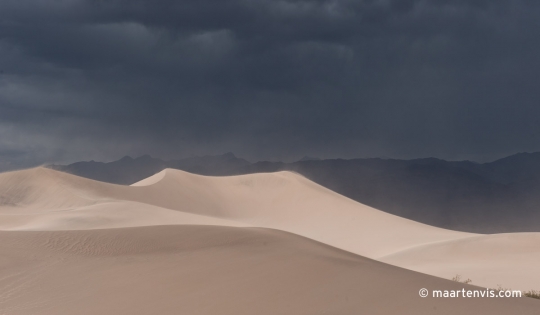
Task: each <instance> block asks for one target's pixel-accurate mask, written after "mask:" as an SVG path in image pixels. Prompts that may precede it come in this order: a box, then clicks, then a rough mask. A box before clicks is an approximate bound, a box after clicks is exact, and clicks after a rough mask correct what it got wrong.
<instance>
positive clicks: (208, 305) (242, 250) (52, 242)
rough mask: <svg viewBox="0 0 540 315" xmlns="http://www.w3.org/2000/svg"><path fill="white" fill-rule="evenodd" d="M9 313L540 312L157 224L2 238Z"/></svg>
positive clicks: (325, 257) (422, 279)
mask: <svg viewBox="0 0 540 315" xmlns="http://www.w3.org/2000/svg"><path fill="white" fill-rule="evenodd" d="M0 239H1V240H2V242H0V251H1V252H2V254H3V255H2V257H3V259H1V260H0V272H1V277H0V288H2V289H1V291H0V292H1V293H2V294H1V300H0V309H1V313H3V314H16V315H20V314H44V315H46V314H51V315H53V314H54V315H57V314H92V315H93V314H116V315H122V314H126V315H131V314H195V315H196V314H212V315H213V314H224V315H225V314H231V315H238V314H271V315H274V314H284V315H285V314H294V315H299V314H380V315H385V314H388V315H394V314H416V315H423V314H425V315H428V314H501V315H502V314H504V315H506V314H531V315H532V314H537V312H538V309H539V308H540V302H538V301H536V300H533V299H527V298H509V299H486V298H484V299H461V300H459V301H458V300H456V299H443V298H420V297H419V296H418V290H419V288H422V287H427V288H431V289H437V288H438V289H445V290H461V289H462V288H466V289H474V288H473V287H471V286H467V285H462V284H458V283H455V282H452V281H448V280H443V279H439V278H436V277H432V276H427V275H423V274H419V273H415V272H412V271H408V270H404V269H401V268H397V267H394V266H390V265H386V264H383V263H380V262H377V261H373V260H370V259H367V258H363V257H360V256H357V255H354V254H351V253H348V252H345V251H341V250H338V249H335V248H333V247H330V246H327V245H324V244H321V243H317V242H314V241H312V240H309V239H306V238H303V237H299V236H296V235H294V234H289V233H285V232H280V231H276V230H267V229H255V228H231V227H210V226H195V225H192V226H178V225H177V226H154V227H138V228H123V229H107V230H87V231H46V232H37V231H24V232H20V231H17V232H0Z"/></svg>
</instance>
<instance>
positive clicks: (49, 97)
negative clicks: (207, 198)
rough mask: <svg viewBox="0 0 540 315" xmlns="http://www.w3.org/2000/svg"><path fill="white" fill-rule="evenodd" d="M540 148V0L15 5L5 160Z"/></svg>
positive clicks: (5, 8)
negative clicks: (228, 153)
mask: <svg viewBox="0 0 540 315" xmlns="http://www.w3.org/2000/svg"><path fill="white" fill-rule="evenodd" d="M538 150H540V1H537V0H512V1H508V0H454V1H452V0H366V1H361V0H328V1H325V0H309V1H296V0H284V1H280V0H176V1H173V0H87V1H84V0H1V1H0V169H2V168H9V167H14V166H19V165H23V166H24V165H31V164H40V163H51V162H70V161H76V160H90V159H94V160H113V159H117V158H120V157H122V156H124V155H127V154H129V155H133V156H136V155H142V154H151V155H153V156H157V157H162V158H178V157H185V156H192V155H202V154H220V153H224V152H228V151H232V152H234V153H236V155H238V156H242V157H245V158H247V159H248V160H252V161H255V160H287V161H290V160H296V159H298V158H300V157H302V156H304V155H309V156H318V157H323V158H333V157H343V158H353V157H376V156H382V157H394V158H414V157H427V156H434V157H439V158H444V159H471V160H476V161H487V160H493V159H496V158H499V157H502V156H504V155H509V154H513V153H516V152H520V151H538Z"/></svg>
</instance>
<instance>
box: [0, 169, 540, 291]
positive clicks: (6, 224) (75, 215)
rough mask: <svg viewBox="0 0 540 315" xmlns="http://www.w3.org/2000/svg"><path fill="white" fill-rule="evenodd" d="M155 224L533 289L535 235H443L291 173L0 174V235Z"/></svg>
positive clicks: (538, 254)
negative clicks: (299, 243)
mask: <svg viewBox="0 0 540 315" xmlns="http://www.w3.org/2000/svg"><path fill="white" fill-rule="evenodd" d="M159 225H214V226H216V225H218V226H234V227H263V228H272V229H277V230H281V231H285V232H290V233H294V234H297V235H301V236H304V237H307V238H310V239H312V240H315V241H318V242H322V243H325V244H327V245H330V246H333V247H336V248H339V249H343V250H346V251H349V252H351V253H354V254H358V255H362V256H365V257H369V258H373V259H379V260H382V261H384V262H387V263H390V264H394V265H397V266H402V267H405V268H408V269H412V270H416V271H420V272H424V273H428V274H432V275H436V276H440V277H445V278H451V277H453V276H455V275H456V274H461V275H462V276H463V277H467V278H471V279H472V280H473V283H474V284H477V285H483V286H490V287H493V286H494V284H495V285H497V284H500V285H502V286H506V287H512V288H514V289H521V290H525V289H538V283H540V273H538V272H537V267H536V266H535V262H537V261H538V258H540V247H538V246H537V244H538V240H539V239H540V236H539V235H540V234H539V233H527V234H501V235H480V234H469V233H462V232H456V231H449V230H444V229H440V228H436V227H432V226H428V225H425V224H420V223H418V222H414V221H411V220H407V219H404V218H401V217H397V216H394V215H390V214H387V213H385V212H382V211H379V210H376V209H373V208H371V207H368V206H365V205H363V204H360V203H357V202H355V201H352V200H350V199H348V198H346V197H343V196H341V195H339V194H337V193H335V192H333V191H330V190H328V189H326V188H324V187H322V186H320V185H317V184H315V183H313V182H311V181H309V180H308V179H306V178H304V177H302V176H300V175H298V174H295V173H291V172H278V173H264V174H251V175H242V176H230V177H207V176H199V175H194V174H190V173H186V172H183V171H179V170H170V169H167V170H164V171H162V172H160V173H158V174H156V175H154V176H152V177H149V178H147V179H145V180H143V181H141V182H139V183H136V184H134V185H132V186H121V185H113V184H107V183H102V182H97V181H93V180H89V179H85V178H81V177H77V176H73V175H70V174H66V173H61V172H58V171H54V170H50V169H46V168H35V169H30V170H24V171H18V172H10V173H3V174H0V229H1V230H5V231H7V230H12V231H17V230H18V231H22V230H36V231H54V230H92V229H101V230H103V229H110V228H124V227H143V226H159Z"/></svg>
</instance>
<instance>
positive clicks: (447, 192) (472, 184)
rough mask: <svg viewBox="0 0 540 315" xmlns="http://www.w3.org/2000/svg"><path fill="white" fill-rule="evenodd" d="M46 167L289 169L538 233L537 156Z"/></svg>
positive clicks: (115, 173) (151, 161) (419, 212)
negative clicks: (477, 160) (485, 160)
mask: <svg viewBox="0 0 540 315" xmlns="http://www.w3.org/2000/svg"><path fill="white" fill-rule="evenodd" d="M49 167H50V168H53V169H56V170H60V171H64V172H68V173H71V174H75V175H78V176H82V177H87V178H91V179H95V180H99V181H104V182H109V183H116V184H123V185H129V184H132V183H135V182H137V181H139V180H141V179H144V178H146V177H148V176H151V175H153V174H155V173H157V172H159V171H161V170H163V169H165V168H175V169H180V170H184V171H187V172H190V173H196V174H201V175H214V176H225V175H240V174H249V173H260V172H276V171H282V170H288V171H294V172H297V173H300V174H302V175H304V176H306V177H307V178H309V179H311V180H313V181H315V182H317V183H319V184H320V185H322V186H325V187H327V188H329V189H331V190H334V191H336V192H338V193H340V194H342V195H345V196H347V197H349V198H351V199H354V200H356V201H359V202H361V203H364V204H367V205H370V206H372V207H375V208H377V209H380V210H383V211H386V212H389V213H392V214H396V215H398V216H401V217H405V218H408V219H411V220H415V221H419V222H423V223H426V224H430V225H435V226H439V227H444V228H449V229H455V230H462V231H469V232H483V233H500V232H525V231H540V152H537V153H519V154H516V155H512V156H509V157H506V158H503V159H500V160H497V161H494V162H490V163H482V164H481V163H475V162H470V161H445V160H440V159H435V158H425V159H414V160H395V159H379V158H370V159H350V160H344V159H327V160H321V159H317V158H310V157H305V158H303V159H301V160H300V161H297V162H293V163H283V162H256V163H250V162H248V161H246V160H244V159H242V158H238V157H236V156H235V155H234V154H232V153H226V154H223V155H217V156H202V157H191V158H186V159H180V160H172V161H163V160H160V159H156V158H152V157H150V156H148V155H145V156H141V157H138V158H131V157H127V156H126V157H124V158H122V159H120V160H118V161H114V162H110V163H102V162H94V161H90V162H77V163H73V164H70V165H51V166H49Z"/></svg>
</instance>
